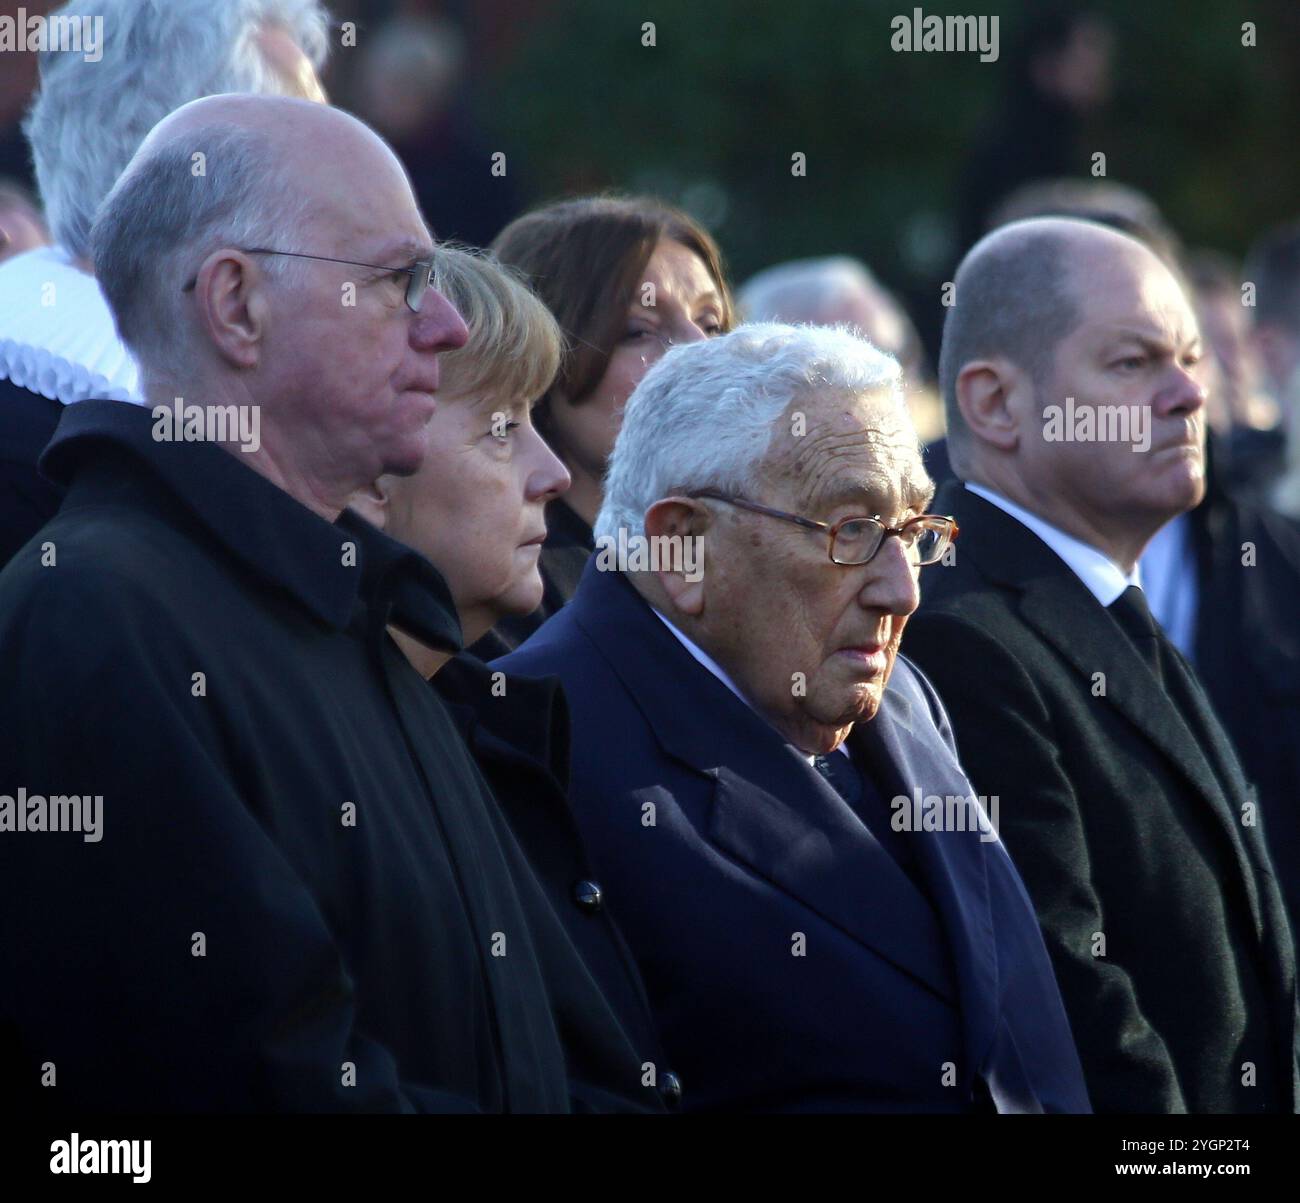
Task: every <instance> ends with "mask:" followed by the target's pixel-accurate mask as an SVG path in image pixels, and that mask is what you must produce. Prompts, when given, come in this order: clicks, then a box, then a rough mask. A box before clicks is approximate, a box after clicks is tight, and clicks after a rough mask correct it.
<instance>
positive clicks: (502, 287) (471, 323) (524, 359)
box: [433, 243, 563, 401]
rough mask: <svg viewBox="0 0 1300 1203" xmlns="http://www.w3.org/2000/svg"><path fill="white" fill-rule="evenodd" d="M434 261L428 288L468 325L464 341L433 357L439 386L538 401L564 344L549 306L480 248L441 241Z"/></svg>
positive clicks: (451, 390) (463, 392)
mask: <svg viewBox="0 0 1300 1203" xmlns="http://www.w3.org/2000/svg"><path fill="white" fill-rule="evenodd" d="M433 261H434V267H433V286H434V288H436V289H437V290H438V291H439V292H440V293H442V295H443V296H444V297H446V298H447V300H449V301H450V302H451V303H452V305H453V306H455V308H456V310H457V312H458V313H459V314H460V316H461V317H462V318H463V319H464V322H465V325H466V326H467V327H468V329H469V339H468V340H467V341H466V343H465V345H464V346H463V347H458V348H456V349H455V350H454V351H444V352H443V353H442V354H441V355H440V356H439V357H438V363H439V364H440V365H441V379H442V389H441V391H443V392H446V393H453V394H456V395H461V396H464V395H468V394H484V393H488V394H493V395H499V396H502V397H507V398H518V397H525V398H527V399H528V400H529V401H535V400H537V398H538V397H540V396H541V395H542V394H543V393H544V392H545V391H546V390H547V389H548V388H549V387H550V385H551V381H552V380H554V379H555V373H556V372H557V371H558V370H559V366H560V352H561V348H562V346H563V343H562V341H561V338H560V327H559V325H558V324H557V323H556V321H555V318H554V317H552V316H551V311H550V310H549V309H547V308H546V306H545V305H543V304H542V302H541V301H540V300H538V299H537V297H536V296H534V295H533V293H532V292H531V291H530V290H529V288H528V286H527V285H526V284H524V282H523V280H522V279H521V278H520V276H519V274H518V273H517V272H515V271H512V270H511V269H510V268H507V267H505V266H504V265H503V264H501V263H500V262H498V261H497V259H496V258H495V257H494V256H492V255H490V254H489V253H488V252H486V251H478V250H474V249H472V248H470V247H464V246H457V245H451V244H448V243H443V244H442V245H440V246H439V247H438V249H437V250H436V251H435V252H434V257H433Z"/></svg>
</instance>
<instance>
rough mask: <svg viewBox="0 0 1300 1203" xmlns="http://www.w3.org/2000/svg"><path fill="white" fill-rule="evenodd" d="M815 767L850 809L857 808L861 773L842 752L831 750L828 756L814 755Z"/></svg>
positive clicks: (860, 791)
mask: <svg viewBox="0 0 1300 1203" xmlns="http://www.w3.org/2000/svg"><path fill="white" fill-rule="evenodd" d="M813 768H815V769H816V770H817V771H818V772H819V773H820V774H821V775H822V776H823V777H825V778H826V780H827V781H829V782H830V783H831V785H832V786H833V787H834V789H835V791H836V792H837V793H838V794H839V796H840V797H841V798H843V799H844V801H845V802H847V803H848V804H849V807H850V808H851V809H852V810H855V811H856V810H857V809H858V804H859V803H860V802H861V801H862V774H861V773H859V772H858V770H857V769H856V768H855V767H854V765H853V762H852V761H851V760H850V759H849V758H848V757H847V756H845V755H844V753H843V752H832V753H831V754H830V755H829V756H814V757H813Z"/></svg>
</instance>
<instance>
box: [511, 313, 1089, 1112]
mask: <svg viewBox="0 0 1300 1203" xmlns="http://www.w3.org/2000/svg"><path fill="white" fill-rule="evenodd" d="M931 493H932V485H931V483H930V481H929V480H928V479H927V477H926V475H925V471H924V469H923V467H922V466H921V460H920V449H919V446H918V441H917V438H916V434H915V431H914V430H913V428H912V426H911V424H910V423H909V421H908V416H907V410H906V407H905V405H904V403H903V401H902V399H901V397H900V394H899V385H898V368H897V365H896V363H895V361H894V360H892V359H890V358H889V357H887V356H885V355H883V354H882V353H880V352H879V351H877V350H875V349H874V348H873V347H871V346H870V345H869V344H868V343H866V342H864V341H863V340H861V339H859V338H857V337H856V336H854V335H852V334H850V333H848V332H846V331H844V330H840V329H834V328H820V329H819V328H814V327H794V326H782V325H770V324H758V325H750V326H745V327H742V328H741V329H739V330H737V331H735V332H733V333H732V334H729V335H726V336H724V337H722V338H719V339H715V340H710V341H707V342H699V343H694V344H691V345H689V346H684V347H681V348H678V349H675V350H672V351H670V352H669V353H668V354H667V355H665V356H664V358H663V360H662V361H661V362H660V363H659V364H658V365H657V366H656V367H655V368H653V369H652V370H651V372H650V373H649V374H648V375H647V376H646V377H645V379H644V381H643V382H642V383H641V384H640V385H639V386H638V388H637V389H636V391H635V393H634V394H633V396H632V397H631V399H630V400H629V402H628V405H627V409H626V412H625V414H624V419H623V428H622V431H621V433H620V435H619V438H618V442H617V444H616V446H615V448H614V453H613V459H612V461H611V465H610V470H609V475H608V480H607V482H606V491H605V501H604V507H603V509H602V510H601V513H600V516H599V519H598V521H597V524H596V533H597V554H596V555H594V556H593V557H592V560H591V562H590V563H589V565H588V568H587V571H586V574H585V575H584V577H583V578H582V582H581V585H580V587H579V588H578V590H577V593H576V595H575V597H574V599H573V601H572V602H571V603H570V605H569V606H568V607H566V608H565V609H564V611H562V612H561V613H560V614H558V615H556V616H555V617H553V618H552V619H551V620H550V621H549V622H547V623H546V624H545V625H544V626H543V627H542V628H541V630H540V631H538V632H537V634H535V635H534V636H533V638H531V639H530V640H529V641H528V642H527V643H525V644H524V645H523V647H521V648H520V649H518V650H517V651H516V652H514V653H512V654H511V655H509V656H507V657H505V658H504V659H502V660H500V661H497V662H496V665H495V666H496V667H497V668H500V669H502V670H504V671H505V672H506V674H507V675H506V678H505V682H506V688H507V689H508V688H509V679H510V674H511V673H516V672H517V673H519V674H523V675H529V676H534V677H536V676H542V675H547V674H555V675H557V676H558V677H560V679H561V680H562V682H563V686H564V689H565V693H566V695H567V697H568V701H569V704H570V706H571V708H572V712H573V732H574V746H573V759H572V775H571V797H572V803H573V807H574V810H575V813H576V815H577V818H578V822H579V825H580V827H581V828H582V830H583V834H584V837H585V839H586V841H587V843H588V848H589V852H590V855H591V857H592V860H593V862H594V867H595V869H596V872H597V874H598V875H600V876H602V879H603V880H604V882H605V884H606V885H608V886H609V890H610V897H611V899H612V903H611V909H612V910H613V913H614V917H615V918H616V919H617V920H618V921H619V922H620V924H621V925H622V927H623V930H624V932H625V934H626V935H627V937H628V939H629V941H630V943H631V945H632V948H633V951H634V952H635V953H636V955H637V957H638V960H639V962H640V964H641V967H642V970H643V973H644V975H645V981H646V985H647V988H648V991H649V993H650V996H651V1001H652V1003H653V1005H654V1007H655V1011H656V1016H657V1018H658V1020H659V1023H660V1027H661V1030H662V1033H663V1036H664V1039H665V1042H666V1045H667V1049H668V1054H669V1058H670V1060H671V1061H672V1063H673V1066H674V1068H675V1069H679V1070H680V1072H681V1074H682V1080H683V1085H684V1087H685V1094H684V1099H685V1100H686V1101H687V1105H688V1106H689V1107H693V1108H697V1109H718V1108H742V1109H744V1110H747V1111H752V1110H809V1111H810V1110H827V1111H829V1110H863V1111H934V1112H964V1111H970V1110H978V1109H988V1108H990V1107H992V1108H996V1109H997V1110H1000V1111H1042V1110H1047V1111H1084V1110H1087V1108H1088V1099H1087V1094H1086V1091H1085V1089H1084V1086H1083V1079H1082V1074H1081V1071H1080V1068H1079V1062H1078V1058H1077V1056H1076V1054H1075V1049H1074V1043H1073V1040H1072V1038H1071V1033H1070V1028H1069V1025H1068V1023H1067V1021H1066V1018H1065V1012H1064V1010H1063V1008H1062V1005H1061V999H1060V995H1059V993H1058V991H1057V987H1056V982H1055V979H1054V978H1053V976H1052V970H1051V966H1050V964H1049V962H1048V959H1047V953H1046V951H1045V949H1044V946H1043V941H1042V938H1041V935H1040V933H1039V929H1038V924H1037V921H1036V920H1035V918H1034V913H1033V908H1032V907H1031V905H1030V903H1029V899H1028V898H1027V896H1026V894H1025V891H1024V889H1023V887H1022V885H1021V882H1020V878H1019V877H1018V875H1017V873H1016V870H1015V868H1014V867H1013V866H1012V864H1011V861H1010V860H1009V859H1008V857H1007V855H1006V853H1005V852H1004V850H1003V848H1002V845H1001V843H1000V842H999V841H998V839H997V835H996V816H997V804H996V799H989V800H987V801H988V806H987V808H986V807H985V806H983V805H982V804H981V801H980V800H978V799H975V798H974V797H973V794H972V790H971V786H970V783H969V782H968V781H967V780H966V777H965V775H964V774H963V772H962V769H961V767H960V765H959V764H958V763H957V759H956V754H955V751H954V748H953V742H952V736H951V733H950V731H949V729H948V724H947V719H946V718H945V716H944V712H943V708H942V706H941V705H940V702H939V699H938V698H937V697H936V696H935V693H934V691H933V689H932V688H931V687H930V686H929V684H928V683H927V682H926V680H925V679H924V677H922V676H921V674H920V673H919V672H918V671H917V670H916V669H915V668H914V667H913V666H912V665H910V664H909V663H908V662H907V661H906V660H905V659H903V658H902V657H900V656H899V655H898V648H899V640H900V638H901V636H902V634H903V628H904V626H905V624H906V622H907V618H908V615H909V614H911V613H912V611H913V610H915V609H916V606H917V601H918V595H917V588H918V580H919V575H920V571H921V568H922V566H923V565H925V564H929V563H933V562H935V561H936V560H937V559H938V558H939V557H941V556H942V555H943V553H944V551H945V549H946V547H947V545H948V543H949V541H950V539H951V538H952V536H953V534H954V533H955V532H954V529H953V523H952V521H951V520H950V519H947V518H944V517H941V516H936V515H931V514H928V513H927V512H926V505H927V503H928V502H929V500H930V496H931Z"/></svg>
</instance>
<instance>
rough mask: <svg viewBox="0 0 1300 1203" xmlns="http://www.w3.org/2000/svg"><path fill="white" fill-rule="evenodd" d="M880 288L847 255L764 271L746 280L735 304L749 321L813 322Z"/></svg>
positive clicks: (873, 279) (770, 268) (801, 261)
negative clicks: (850, 298)
mask: <svg viewBox="0 0 1300 1203" xmlns="http://www.w3.org/2000/svg"><path fill="white" fill-rule="evenodd" d="M881 291H882V290H881V288H880V285H879V284H877V283H876V280H875V277H874V276H872V274H871V273H870V272H869V271H868V270H867V268H866V266H865V265H864V264H862V263H859V262H858V260H856V259H851V258H849V256H847V255H832V256H830V257H829V258H825V259H794V260H791V261H790V262H789V263H778V264H777V265H776V266H775V267H768V268H765V269H764V270H763V271H761V272H758V273H757V274H756V275H753V276H751V277H750V278H749V279H748V280H746V281H745V283H744V285H743V286H742V287H741V288H740V289H739V291H738V292H737V293H736V302H737V305H738V306H739V308H740V311H741V313H742V314H743V315H744V318H745V320H746V321H749V322H812V321H816V320H817V316H818V314H820V313H824V312H825V311H826V310H827V309H828V308H831V307H832V306H835V305H838V304H840V303H842V302H843V301H844V300H845V299H846V298H848V297H850V296H853V295H855V294H858V293H862V292H866V293H868V294H869V295H870V296H871V297H873V298H875V297H877V296H878V295H879V294H880V293H881Z"/></svg>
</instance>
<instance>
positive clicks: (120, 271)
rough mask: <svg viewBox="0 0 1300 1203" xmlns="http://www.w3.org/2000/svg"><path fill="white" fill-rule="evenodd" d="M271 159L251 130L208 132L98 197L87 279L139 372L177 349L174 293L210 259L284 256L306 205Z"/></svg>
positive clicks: (175, 144)
mask: <svg viewBox="0 0 1300 1203" xmlns="http://www.w3.org/2000/svg"><path fill="white" fill-rule="evenodd" d="M199 153H201V154H202V155H203V156H204V159H203V168H204V170H203V173H202V174H195V168H196V164H195V161H194V156H195V155H196V154H199ZM281 157H282V156H281V155H280V154H279V153H278V152H277V151H276V150H275V148H274V147H273V146H272V145H271V141H270V139H269V137H268V136H267V135H266V134H265V133H264V132H262V131H260V130H255V129H246V128H243V127H240V126H234V125H214V126H212V127H210V128H209V129H206V130H203V131H202V132H198V133H193V134H189V135H187V136H185V137H183V138H182V137H177V138H174V139H172V140H171V141H170V142H166V143H164V144H162V145H161V146H158V147H156V148H152V149H150V150H149V151H147V152H145V153H144V154H142V155H140V156H139V157H138V158H137V159H136V160H135V161H133V162H132V163H131V165H130V167H129V168H128V169H127V171H125V172H124V173H123V175H122V178H121V179H120V180H119V181H118V182H117V184H116V186H115V187H114V188H113V190H112V192H110V193H109V194H108V197H107V199H106V200H105V201H104V203H103V205H102V206H101V207H100V211H99V217H98V219H97V220H96V222H95V225H94V228H93V230H92V232H91V244H92V248H93V250H94V256H95V273H96V275H97V276H98V277H99V283H100V287H101V288H102V289H103V292H104V296H105V297H106V298H107V300H108V304H109V307H110V308H111V309H112V311H113V317H114V319H115V320H116V322H117V328H118V333H119V334H120V335H121V337H122V341H123V342H124V343H126V345H127V346H128V347H130V348H131V350H132V351H133V352H134V353H135V355H136V357H137V358H138V359H139V360H140V363H141V366H142V367H145V366H148V365H150V364H153V365H156V363H157V359H156V357H157V355H158V353H159V352H161V351H168V352H171V353H174V352H175V351H176V350H177V349H179V348H180V346H181V345H182V344H183V342H184V335H183V333H182V331H181V328H180V326H179V320H178V314H179V312H180V306H179V304H178V302H179V301H180V296H181V290H182V288H183V286H184V285H185V284H186V283H188V281H189V280H190V279H191V278H192V277H193V275H194V273H195V272H196V271H197V270H198V268H199V266H200V265H201V264H202V262H203V260H204V259H205V258H206V257H207V256H208V255H209V254H210V253H211V252H212V251H214V250H218V249H220V248H222V247H241V248H244V249H247V248H250V247H263V246H269V247H275V248H276V249H285V250H288V249H292V248H290V247H288V246H286V245H285V241H286V235H287V232H288V231H290V230H293V229H295V228H299V227H301V226H302V225H304V224H306V221H307V210H308V202H307V201H306V199H305V198H302V197H299V196H297V195H296V194H295V192H294V189H293V187H292V184H291V181H290V180H289V179H288V178H287V169H286V168H285V167H283V166H282V165H281V163H280V159H281ZM262 268H263V270H264V271H265V272H266V273H267V274H268V275H270V276H272V277H275V278H284V277H286V276H288V275H291V274H293V273H295V272H299V271H301V270H302V269H301V265H300V263H299V261H297V260H294V259H286V258H281V257H278V256H266V257H265V258H264V259H263V260H262Z"/></svg>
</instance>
